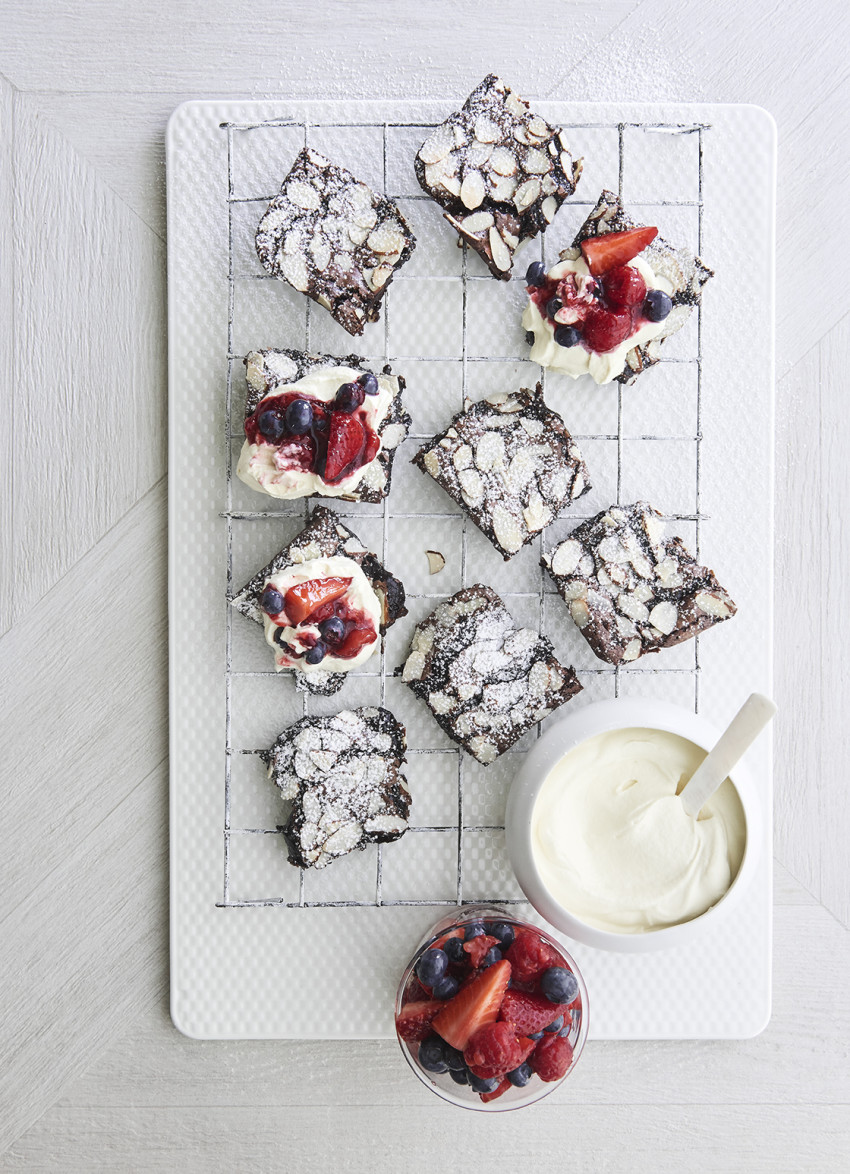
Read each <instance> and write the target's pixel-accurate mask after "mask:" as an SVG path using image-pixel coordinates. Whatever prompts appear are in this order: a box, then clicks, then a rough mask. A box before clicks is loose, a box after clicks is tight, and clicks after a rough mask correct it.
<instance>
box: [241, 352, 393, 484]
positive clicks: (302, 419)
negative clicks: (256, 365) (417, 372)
mask: <svg viewBox="0 0 850 1174" xmlns="http://www.w3.org/2000/svg"><path fill="white" fill-rule="evenodd" d="M378 390H379V388H378V380H377V377H376V376H375V375H373V374H372V372H371V371H366V372H364V373H363V374H362V375H361V376H360V377H359V378H358V380H357V381H356V382H351V383H343V384H342V385H341V387H340V388H339V390H338V391H337V393H336V397H335V398H334V400H333V401H332V402H331V403H326V402H325V401H324V400H318V399H315V398H314V397H313V396H310V395H303V394H302V395H298V394H296V393H293V392H288V393H284V394H282V395H274V396H267V397H266V398H265V399H264V400H262V401H261V402H260V404H259V405H258V406H257V409H256V411H255V412H254V414H253V415H251V416H249V417H248V418H247V420H246V421H245V435H246V436H247V438H248V441H249V443H250V444H269V445H273V446H275V448H276V450H277V451H276V452H275V454H274V463H275V465H276V466H277V468H278V469H280V470H281V472H285V471H289V470H292V471H295V472H303V473H315V474H317V475H318V476H319V477H321V478H322V480H323V481H325V482H327V483H328V484H333V483H334V482H337V481H341V480H342V479H343V478H345V477H349V476H350V475H351V474H352V473H354V472H355V471H356V470H357V469H359V468H361V467H362V466H363V465H367V464H369V462H370V461H373V460H374V459H375V457H376V456H377V455H378V449H379V448H380V447H381V441H380V438H379V436H378V435H377V433H376V432H375V431H374V429H373V428H372V427H371V426H370V424H369V422H368V419H367V414H366V412H364V411H361V410H360V409H361V408H362V407H363V404H364V402H365V399H366V396H367V395H377V393H378Z"/></svg>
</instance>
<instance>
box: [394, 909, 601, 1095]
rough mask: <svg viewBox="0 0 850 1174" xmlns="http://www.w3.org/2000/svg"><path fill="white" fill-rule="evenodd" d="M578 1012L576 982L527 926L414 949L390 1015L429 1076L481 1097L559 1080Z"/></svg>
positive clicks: (488, 927) (473, 925)
mask: <svg viewBox="0 0 850 1174" xmlns="http://www.w3.org/2000/svg"><path fill="white" fill-rule="evenodd" d="M582 1014H583V1010H582V1005H581V998H580V990H579V983H578V979H577V978H576V976H575V974H574V973H573V971H572V970H571V969H570V967H569V966H568V965H567V962H566V959H565V958H564V957H563V956H562V955H561V953H560V952H559V951H558V950H556V949H555V948H554V947H553V946H552V945H550V944H549V943H548V942H547V941H545V940H544V939H543V938H542V937H541V936H540V935H539V933H537V932H535V931H534V930H533V929H532V927H530V926H528V927H522V926H516V927H515V926H513V925H510V924H508V923H507V922H503V921H491V920H489V919H487V920H484V921H474V922H470V923H469V924H467V925H466V926H464V927H458V928H455V929H451V930H449V931H448V932H446V933H444V934H443V935H442V936H441V937H438V938H436V939H435V940H434V941H432V942H431V943H430V945H429V946H428V948H427V949H425V950H424V951H423V953H422V954H421V955H420V957H419V959H418V961H417V962H416V966H415V968H414V972H413V975H411V977H410V978H409V979H408V982H407V985H406V987H405V991H404V995H403V999H402V1007H401V1010H400V1011H399V1013H398V1014H397V1016H396V1030H397V1032H398V1035H399V1038H400V1039H401V1040H402V1041H403V1042H404V1043H405V1044H406V1045H407V1047H408V1048H409V1049H410V1050H411V1052H412V1054H413V1055H414V1056H415V1057H416V1058H417V1059H418V1061H419V1064H420V1066H421V1067H422V1068H423V1069H424V1070H425V1071H426V1072H428V1073H431V1074H433V1075H434V1076H443V1075H445V1076H446V1077H447V1079H449V1080H451V1082H452V1083H454V1084H457V1085H468V1086H469V1087H470V1088H471V1089H472V1091H473V1092H475V1093H477V1094H478V1095H479V1096H480V1097H481V1099H482V1100H483V1101H485V1102H486V1101H490V1100H494V1099H495V1098H496V1097H498V1096H502V1095H503V1094H504V1093H505V1092H507V1091H508V1090H509V1089H510V1088H511V1087H512V1086H513V1087H515V1088H525V1087H526V1086H527V1085H528V1084H529V1083H531V1082H532V1081H533V1080H535V1079H539V1080H541V1081H555V1080H559V1079H560V1078H561V1077H562V1076H563V1075H564V1074H565V1073H566V1072H567V1071H568V1069H569V1067H570V1066H571V1064H572V1060H573V1048H572V1042H571V1037H572V1041H574V1040H575V1038H577V1036H578V1029H579V1026H580V1024H581V1017H582Z"/></svg>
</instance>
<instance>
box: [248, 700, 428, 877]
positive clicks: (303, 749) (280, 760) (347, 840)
mask: <svg viewBox="0 0 850 1174" xmlns="http://www.w3.org/2000/svg"><path fill="white" fill-rule="evenodd" d="M406 746H407V737H406V734H405V729H404V726H403V725H402V724H401V722H399V721H397V720H396V718H395V717H394V716H393V715H392V714H391V713H390V711H389V710H388V709H382V708H379V707H377V706H364V707H362V708H360V709H344V710H342V711H341V712H340V713H337V714H334V715H333V716H331V717H304V718H302V719H301V720H300V721H298V722H296V723H295V725H293V726H290V727H289V729H287V730H284V732H283V733H282V734H281V735H280V737H279V738H278V739H277V741H276V742H275V744H274V746H272V748H271V750H269V751H268V753H264V754H263V758H264V759H265V761H266V763H267V764H268V768H269V777H270V778H271V779H272V781H273V782H274V783H276V785H277V786H278V787H279V788H280V793H281V796H282V797H283V798H284V799H286V800H290V801H291V803H292V806H291V808H290V813H289V818H288V819H287V822H286V825H285V826H284V829H283V833H284V836H285V838H286V841H287V844H288V846H289V861H290V863H291V864H294V865H296V866H297V867H299V868H325V867H326V866H327V865H328V864H331V863H332V862H333V861H334V860H338V859H339V858H340V857H341V856H345V855H347V854H348V853H349V852H354V851H356V850H358V849H361V850H362V849H363V848H365V847H366V845H367V844H387V843H390V842H391V841H392V840H398V839H399V838H400V837H401V836H403V835H404V833H405V832H406V831H407V828H408V821H409V818H410V791H409V789H408V785H407V780H406V779H405V777H404V773H403V765H404V760H405V749H406Z"/></svg>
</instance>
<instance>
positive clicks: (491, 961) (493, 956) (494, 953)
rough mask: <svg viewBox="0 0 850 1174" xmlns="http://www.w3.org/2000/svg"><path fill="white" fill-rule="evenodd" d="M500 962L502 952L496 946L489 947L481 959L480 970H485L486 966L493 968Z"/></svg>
mask: <svg viewBox="0 0 850 1174" xmlns="http://www.w3.org/2000/svg"><path fill="white" fill-rule="evenodd" d="M501 961H502V951H501V950H500V949H499V947H498V946H491V947H490V949H489V950H488V951H487V953H486V954H485V955H484V957H483V958H482V959H481V969H482V970H486V969H487V967H488V966H495V964H496V963H497V962H501Z"/></svg>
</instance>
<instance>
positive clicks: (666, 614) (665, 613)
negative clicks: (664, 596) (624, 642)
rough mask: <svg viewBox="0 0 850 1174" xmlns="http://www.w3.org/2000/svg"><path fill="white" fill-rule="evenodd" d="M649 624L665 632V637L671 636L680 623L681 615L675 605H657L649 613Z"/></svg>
mask: <svg viewBox="0 0 850 1174" xmlns="http://www.w3.org/2000/svg"><path fill="white" fill-rule="evenodd" d="M649 622H650V623H651V624H652V625H653V626H654V627H656V628H657V629H658V631H659V632H663V633H664V635H665V636H669V635H670V633H671V632H673V631H675V629H676V624H677V623H678V622H679V613H678V611H677V610H676V605H675V604H674V603H666V602H665V603H656V605H655V607H654V608H653V609H652V611H651V612H650V613H649Z"/></svg>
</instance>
